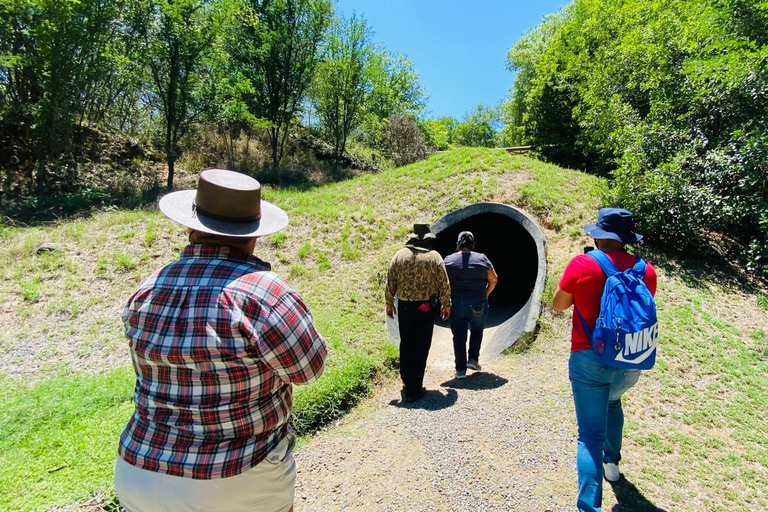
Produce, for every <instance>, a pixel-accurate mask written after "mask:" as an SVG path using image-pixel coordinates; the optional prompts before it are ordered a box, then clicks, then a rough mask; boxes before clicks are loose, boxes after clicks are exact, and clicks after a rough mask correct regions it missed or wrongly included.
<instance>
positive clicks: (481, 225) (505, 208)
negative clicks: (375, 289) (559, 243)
mask: <svg viewBox="0 0 768 512" xmlns="http://www.w3.org/2000/svg"><path fill="white" fill-rule="evenodd" d="M431 231H432V233H434V234H435V235H436V237H437V238H436V239H435V242H434V244H433V247H434V249H435V250H436V251H438V252H439V253H440V254H441V255H442V256H443V257H445V256H447V255H448V254H451V253H453V252H455V250H456V239H457V237H458V234H459V233H460V232H461V231H471V232H472V233H473V234H474V235H475V250H476V251H477V252H482V253H485V254H486V255H487V256H488V258H489V259H490V260H491V262H492V263H493V265H494V267H495V269H496V272H497V274H498V275H499V283H498V285H497V287H496V289H495V290H494V292H493V293H492V294H491V297H490V300H489V303H490V314H489V317H488V322H487V324H486V329H485V335H484V337H483V346H482V349H481V352H480V359H481V361H483V362H490V361H492V360H493V359H495V358H496V357H498V355H499V354H501V352H503V351H504V350H506V349H508V348H509V347H511V346H513V345H514V344H515V342H516V341H517V340H518V339H519V338H520V336H521V335H522V334H523V333H533V332H534V330H535V329H536V324H537V322H538V318H539V314H540V313H541V294H542V292H543V290H544V281H545V279H546V274H547V259H546V240H545V238H544V232H543V231H542V229H541V227H540V226H539V225H538V224H537V223H536V221H535V220H534V219H533V218H532V217H531V216H530V215H528V214H527V213H525V212H524V211H522V210H520V209H518V208H515V207H513V206H510V205H506V204H502V203H475V204H473V205H470V206H467V207H464V208H461V209H459V210H455V211H453V212H451V213H449V214H448V215H446V216H444V217H442V218H441V219H439V220H438V221H437V222H435V223H434V224H432V226H431ZM387 324H388V325H387V327H388V331H389V335H390V339H392V340H393V341H395V342H399V333H398V328H397V317H396V318H395V320H394V321H392V320H389V321H388V322H387ZM441 329H442V330H446V329H449V327H448V322H439V321H438V325H436V326H435V331H436V332H435V336H436V337H440V336H445V335H446V333H441V332H439V331H440V330H441ZM448 335H450V332H449V333H448Z"/></svg>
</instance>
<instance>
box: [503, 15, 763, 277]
mask: <svg viewBox="0 0 768 512" xmlns="http://www.w3.org/2000/svg"><path fill="white" fill-rule="evenodd" d="M767 17H768V4H766V3H765V2H748V1H743V0H672V1H666V0H664V1H662V0H649V1H645V2H632V1H629V0H621V1H618V2H616V1H613V0H576V1H574V2H573V3H571V4H569V5H568V6H567V7H565V8H564V9H563V10H562V11H561V12H560V13H559V14H557V15H554V16H551V17H549V18H547V19H545V20H544V22H543V23H542V24H541V25H540V26H539V27H538V28H536V29H535V30H534V31H532V32H530V33H529V34H527V35H526V36H525V37H524V38H523V39H522V40H520V41H519V42H518V43H516V44H515V45H514V46H513V47H512V49H511V50H510V51H509V54H508V58H509V65H510V67H511V68H515V69H518V70H519V71H518V74H517V76H516V79H515V83H514V93H513V97H512V99H511V100H509V101H508V102H506V103H505V105H504V109H505V111H506V114H505V116H506V117H507V118H508V119H512V120H513V121H514V122H515V123H516V124H515V126H518V127H520V128H521V130H522V132H521V133H520V134H519V135H520V137H521V140H523V141H525V142H528V143H531V144H533V145H534V146H535V147H536V149H537V151H538V152H539V153H540V154H541V155H542V156H544V157H545V158H547V159H549V160H551V161H553V162H557V163H559V164H562V165H568V166H571V167H581V168H586V169H587V170H589V171H591V172H594V173H597V174H602V175H607V174H609V173H612V174H613V177H614V178H615V180H614V182H613V188H612V192H611V194H610V195H609V196H608V198H607V200H608V202H610V203H613V204H618V205H622V206H624V207H627V208H629V209H631V210H633V211H635V213H637V214H638V215H637V218H638V223H639V226H638V227H639V228H640V229H642V230H644V231H645V232H647V233H648V234H650V235H651V236H652V237H653V238H655V239H657V240H661V241H664V242H668V243H674V244H676V245H681V244H682V245H688V246H689V247H694V246H696V245H697V244H699V241H700V240H702V239H703V238H705V237H709V235H710V234H711V233H713V232H714V233H721V234H723V235H725V237H721V239H729V240H735V241H736V242H737V245H738V246H740V247H741V248H742V249H741V250H739V251H736V254H737V255H738V256H739V257H743V259H744V260H745V261H746V262H747V265H748V267H749V268H750V269H752V270H755V271H758V272H762V273H765V272H768V222H767V221H766V219H768V201H766V199H765V198H766V197H768V172H767V170H768V169H767V168H766V161H767V160H766V156H768V124H766V123H765V119H767V118H768V103H767V102H765V101H764V97H765V95H766V94H768V67H767V66H766V64H765V63H766V61H767V60H768V41H766V37H765V35H764V34H765V31H764V30H759V29H758V28H757V27H764V24H765V21H766V18H767Z"/></svg>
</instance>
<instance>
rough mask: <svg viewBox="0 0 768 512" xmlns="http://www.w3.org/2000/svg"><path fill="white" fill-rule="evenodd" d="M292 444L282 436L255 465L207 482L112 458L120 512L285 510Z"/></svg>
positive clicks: (292, 475) (290, 490)
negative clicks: (159, 471)
mask: <svg viewBox="0 0 768 512" xmlns="http://www.w3.org/2000/svg"><path fill="white" fill-rule="evenodd" d="M295 443H296V439H295V437H294V435H293V434H287V435H286V436H285V437H284V438H283V440H282V441H280V443H279V444H278V445H277V446H276V447H275V449H274V450H272V451H271V452H269V454H268V455H267V458H266V459H264V460H263V461H261V462H260V463H259V464H257V465H256V466H254V467H252V468H251V469H249V470H247V471H244V472H243V473H240V474H239V475H235V476H232V477H229V478H216V479H213V480H194V479H192V478H182V477H178V476H171V475H166V474H163V473H157V472H155V471H147V470H144V469H141V468H137V467H136V466H132V465H130V464H128V463H127V462H125V461H124V460H123V459H122V457H118V458H117V463H116V465H115V487H116V488H117V496H118V498H119V499H120V504H121V505H122V506H123V508H124V509H125V510H126V512H208V511H211V512H213V511H226V512H240V511H243V512H245V511H248V512H286V511H288V510H290V509H291V507H292V506H293V496H294V484H295V481H296V462H295V461H294V460H293V453H292V451H293V446H294V444H295Z"/></svg>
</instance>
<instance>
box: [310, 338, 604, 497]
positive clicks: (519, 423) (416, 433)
mask: <svg viewBox="0 0 768 512" xmlns="http://www.w3.org/2000/svg"><path fill="white" fill-rule="evenodd" d="M567 356H568V347H567V345H566V344H565V343H563V344H562V346H559V347H536V349H535V350H534V351H532V352H529V353H526V354H524V355H517V356H506V357H500V358H499V359H497V360H496V361H494V362H490V363H487V362H483V361H481V363H482V364H483V371H481V372H475V373H472V372H470V375H469V377H468V378H467V379H466V380H455V379H453V353H452V348H451V343H450V331H448V330H447V329H445V328H439V327H438V328H436V331H435V338H434V341H433V347H432V350H431V352H430V360H429V363H428V368H427V376H426V378H425V385H426V387H427V389H428V390H429V391H428V394H427V396H426V397H425V398H423V399H422V400H420V401H419V402H416V403H414V404H401V403H400V398H399V389H400V382H399V381H398V380H395V379H394V378H392V379H390V380H388V381H386V382H384V383H382V385H381V386H380V387H379V389H378V390H377V392H376V393H375V394H374V396H373V397H371V398H370V399H368V400H367V401H366V402H364V403H363V404H362V405H361V406H360V407H359V410H358V411H356V412H353V413H352V414H351V415H350V416H349V417H347V418H345V419H344V420H343V421H342V422H341V423H340V424H339V425H337V426H335V427H334V428H332V429H329V430H327V431H325V432H323V433H321V434H320V435H318V436H317V437H315V438H314V439H313V440H312V442H311V443H309V444H308V445H306V446H304V447H303V448H302V449H300V450H298V451H297V453H296V462H297V468H298V478H297V488H296V507H295V508H296V511H297V512H300V511H313V510H318V511H326V510H368V511H373V510H376V511H379V510H380V511H406V510H408V511H411V510H414V511H416V510H418V511H461V510H488V511H496V510H535V511H547V510H549V511H560V510H572V509H573V508H574V507H573V504H574V493H575V479H576V475H575V468H574V465H575V461H574V460H573V459H574V455H575V435H576V427H575V419H574V414H573V405H572V402H571V397H570V386H569V384H568V380H567V371H566V362H567ZM605 494H606V497H605V498H606V499H605V500H604V506H605V510H611V508H610V506H611V504H612V503H611V499H613V495H612V493H611V492H610V488H609V487H607V484H606V493H605ZM614 503H615V501H614ZM614 510H616V509H614Z"/></svg>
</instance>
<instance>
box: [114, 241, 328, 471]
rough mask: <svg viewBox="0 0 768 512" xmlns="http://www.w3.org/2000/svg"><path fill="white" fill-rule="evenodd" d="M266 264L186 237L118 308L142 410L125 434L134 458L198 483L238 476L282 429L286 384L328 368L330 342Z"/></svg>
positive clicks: (288, 402) (124, 448) (123, 443)
mask: <svg viewBox="0 0 768 512" xmlns="http://www.w3.org/2000/svg"><path fill="white" fill-rule="evenodd" d="M269 270H270V266H269V264H268V263H265V262H263V261H261V260H259V259H257V258H255V257H253V256H249V255H247V254H245V253H244V252H241V251H239V250H237V249H234V248H230V247H217V246H212V245H190V246H188V247H186V248H185V249H184V251H183V252H182V254H181V258H180V259H179V260H178V261H175V262H173V263H171V264H170V265H167V266H166V267H164V268H162V269H160V270H158V271H157V272H155V273H154V274H152V276H150V277H149V279H147V280H146V281H145V282H144V284H142V285H141V287H140V288H139V290H138V291H137V292H136V293H135V294H134V295H133V296H132V297H131V298H130V299H129V300H128V304H127V305H126V306H125V310H124V311H123V322H124V323H125V329H126V331H125V332H126V336H127V337H128V341H129V345H130V349H131V357H132V358H133V366H134V369H135V370H136V389H135V392H134V401H135V403H136V409H135V412H134V413H133V416H132V417H131V419H130V421H129V422H128V425H127V426H126V427H125V430H124V431H123V433H122V435H121V436H120V447H119V453H120V456H121V457H122V458H123V459H124V460H125V461H126V462H128V463H129V464H132V465H134V466H137V467H140V468H143V469H146V470H149V471H156V472H159V473H166V474H169V475H175V476H181V477H190V478H196V479H206V480H207V479H212V478H225V477H229V476H234V475H237V474H239V473H241V472H243V471H246V470H248V469H250V468H251V467H253V466H255V465H256V464H258V463H259V462H261V461H262V460H263V459H264V458H265V457H266V455H267V454H268V453H269V452H270V451H271V450H272V449H273V448H274V447H275V446H276V445H277V443H278V442H279V441H280V440H281V439H282V438H283V437H284V436H285V433H286V431H287V428H288V417H289V415H290V413H291V409H292V387H291V384H306V383H309V382H313V381H315V380H316V379H317V378H318V377H319V376H320V374H321V373H322V371H323V363H324V360H325V356H326V346H325V340H324V339H323V338H322V336H320V334H318V332H317V331H316V330H315V327H314V325H313V323H312V317H311V315H310V313H309V311H308V310H307V307H306V306H305V305H304V302H303V301H302V299H301V297H299V295H298V294H297V293H296V291H294V290H293V288H291V287H290V286H289V285H288V283H286V282H285V281H284V280H283V279H282V278H281V277H279V276H278V275H276V274H274V273H272V272H270V271H269Z"/></svg>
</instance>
